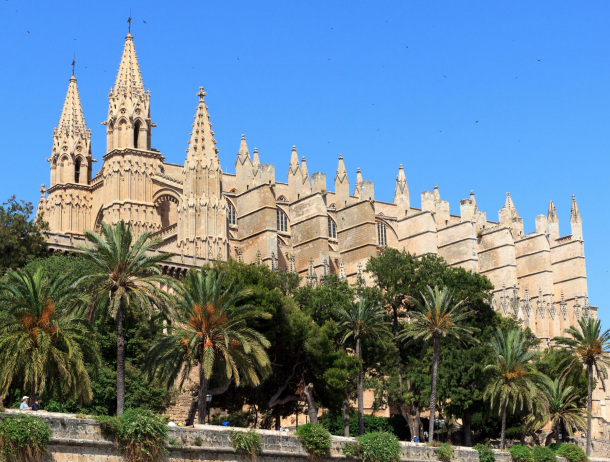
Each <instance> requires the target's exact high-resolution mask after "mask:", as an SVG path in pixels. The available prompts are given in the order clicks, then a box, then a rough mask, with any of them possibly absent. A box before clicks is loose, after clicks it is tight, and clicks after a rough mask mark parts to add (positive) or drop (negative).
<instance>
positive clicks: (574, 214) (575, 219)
mask: <svg viewBox="0 0 610 462" xmlns="http://www.w3.org/2000/svg"><path fill="white" fill-rule="evenodd" d="M581 222H582V220H581V218H580V210H578V204H577V203H576V196H575V195H574V194H572V208H571V210H570V223H581Z"/></svg>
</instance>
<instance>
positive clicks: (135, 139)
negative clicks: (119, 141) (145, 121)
mask: <svg viewBox="0 0 610 462" xmlns="http://www.w3.org/2000/svg"><path fill="white" fill-rule="evenodd" d="M141 126H142V123H141V122H140V121H139V120H138V121H137V122H136V123H135V125H134V127H133V147H134V148H136V149H137V148H140V147H141V146H138V137H139V136H140V127H141Z"/></svg>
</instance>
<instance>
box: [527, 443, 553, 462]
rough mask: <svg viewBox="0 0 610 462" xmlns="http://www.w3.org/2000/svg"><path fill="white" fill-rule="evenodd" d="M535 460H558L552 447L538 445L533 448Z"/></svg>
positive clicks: (539, 461)
mask: <svg viewBox="0 0 610 462" xmlns="http://www.w3.org/2000/svg"><path fill="white" fill-rule="evenodd" d="M532 457H533V458H534V462H557V456H556V455H555V452H554V451H553V450H552V449H551V448H547V447H545V446H536V447H534V449H532Z"/></svg>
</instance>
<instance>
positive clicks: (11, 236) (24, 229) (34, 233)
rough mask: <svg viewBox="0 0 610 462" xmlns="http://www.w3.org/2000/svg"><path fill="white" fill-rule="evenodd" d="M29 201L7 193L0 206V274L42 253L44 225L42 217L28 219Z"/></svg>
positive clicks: (43, 248) (44, 250) (43, 250)
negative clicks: (6, 197) (6, 198)
mask: <svg viewBox="0 0 610 462" xmlns="http://www.w3.org/2000/svg"><path fill="white" fill-rule="evenodd" d="M33 211H34V206H33V205H32V203H31V202H25V201H23V200H17V199H16V198H15V196H11V197H10V198H9V199H8V201H6V202H5V203H4V204H2V205H1V206H0V274H4V273H5V272H6V271H7V270H8V269H17V268H22V267H23V266H24V265H25V264H26V263H27V262H28V261H31V260H33V259H35V258H38V257H42V256H43V255H45V254H46V252H47V245H46V243H45V240H44V236H43V235H42V232H43V231H46V230H48V225H47V224H46V223H44V222H43V221H42V217H37V218H36V219H34V220H32V219H31V216H32V212H33Z"/></svg>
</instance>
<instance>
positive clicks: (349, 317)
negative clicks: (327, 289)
mask: <svg viewBox="0 0 610 462" xmlns="http://www.w3.org/2000/svg"><path fill="white" fill-rule="evenodd" d="M335 316H336V318H337V321H338V323H339V327H340V328H341V329H342V331H343V340H342V343H345V342H346V341H347V340H348V339H350V338H352V337H353V338H354V341H355V342H356V356H357V357H358V360H359V361H360V371H359V373H358V386H357V390H358V392H357V393H358V434H359V435H363V434H364V384H363V382H364V368H363V358H362V340H363V339H364V337H365V336H372V337H377V338H381V337H382V336H384V335H389V334H390V330H389V329H388V327H387V326H386V323H385V311H384V309H383V307H381V306H379V305H377V304H375V303H373V302H371V301H368V300H366V299H360V300H359V301H358V302H355V303H352V304H351V305H349V307H348V308H347V309H346V308H339V309H337V310H336V312H335Z"/></svg>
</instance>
